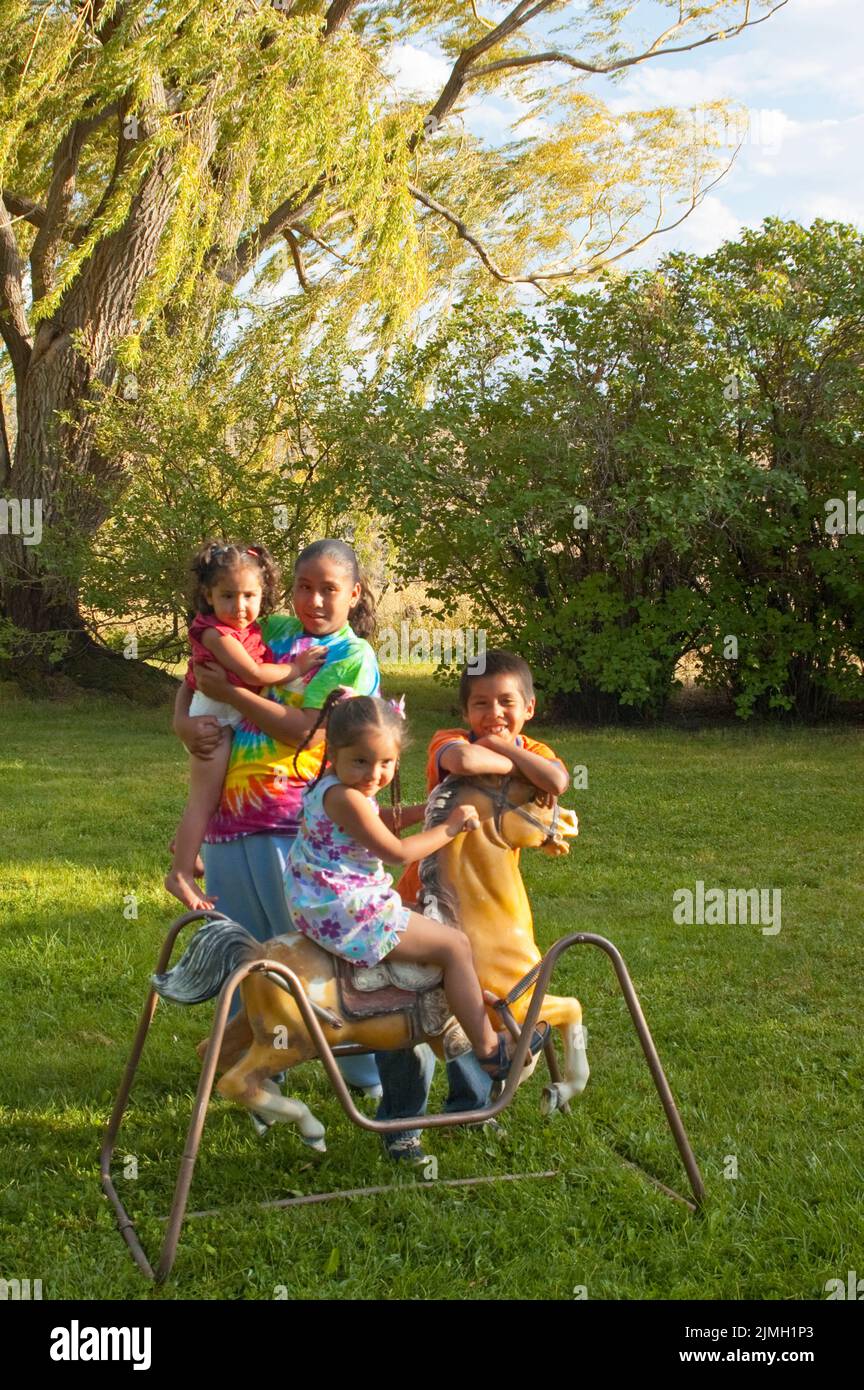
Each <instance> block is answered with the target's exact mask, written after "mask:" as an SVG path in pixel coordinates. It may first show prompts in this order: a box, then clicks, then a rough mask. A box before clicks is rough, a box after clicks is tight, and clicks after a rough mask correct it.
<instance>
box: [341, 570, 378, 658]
mask: <svg viewBox="0 0 864 1390" xmlns="http://www.w3.org/2000/svg"><path fill="white" fill-rule="evenodd" d="M355 582H356V581H355ZM359 583H360V597H359V598H358V600H357V602H356V603H355V605H354V607H353V608H352V609H351V612H350V613H349V614H348V622H349V623H350V624H351V627H352V628H353V629H354V631H355V632H356V634H357V636H358V637H365V639H366V641H367V642H371V641H372V639H373V638H374V636H375V633H376V632H377V630H378V621H377V619H376V617H375V596H374V594H373V593H372V590H371V589H370V588H369V581H368V580H367V579H366V577H365V575H364V574H362V573H360V579H359Z"/></svg>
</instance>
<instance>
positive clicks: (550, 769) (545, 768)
mask: <svg viewBox="0 0 864 1390" xmlns="http://www.w3.org/2000/svg"><path fill="white" fill-rule="evenodd" d="M474 747H475V748H478V747H483V748H485V749H486V750H487V751H488V752H489V753H497V754H499V755H500V756H502V757H506V758H509V760H510V762H511V764H512V766H513V767H514V768H515V769H516V771H517V772H521V773H522V776H523V777H525V778H527V780H528V781H529V782H533V784H534V786H535V787H539V788H540V790H541V791H544V792H550V793H551V795H552V796H563V795H564V793H565V792H566V790H567V788H568V787H569V785H570V778H569V777H568V776H567V769H566V768H565V766H564V764H563V763H561V762H559V761H558V760H557V758H556V759H555V760H554V761H553V760H552V759H551V758H543V757H541V756H540V754H539V753H529V752H528V750H527V748H517V747H516V745H515V744H513V743H506V742H505V741H504V739H503V738H500V737H499V736H498V735H497V734H486V736H485V737H484V738H478V740H477V742H476V743H475V744H474ZM448 752H449V749H448ZM442 761H443V759H442Z"/></svg>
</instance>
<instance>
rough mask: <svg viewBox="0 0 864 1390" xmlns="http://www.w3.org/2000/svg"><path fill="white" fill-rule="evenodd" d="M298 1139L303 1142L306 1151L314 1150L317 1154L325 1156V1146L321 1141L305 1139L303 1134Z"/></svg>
mask: <svg viewBox="0 0 864 1390" xmlns="http://www.w3.org/2000/svg"><path fill="white" fill-rule="evenodd" d="M300 1138H301V1139H302V1140H303V1143H304V1144H305V1145H306V1147H307V1149H314V1150H315V1152H316V1153H318V1154H326V1152H327V1145H326V1144H325V1143H324V1140H323V1139H307V1138H306V1135H305V1134H301V1135H300Z"/></svg>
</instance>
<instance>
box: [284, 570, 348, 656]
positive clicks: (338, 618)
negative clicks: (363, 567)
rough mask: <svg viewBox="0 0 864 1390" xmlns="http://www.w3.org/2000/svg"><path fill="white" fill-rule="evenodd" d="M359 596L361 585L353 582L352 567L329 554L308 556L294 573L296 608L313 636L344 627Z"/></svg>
mask: <svg viewBox="0 0 864 1390" xmlns="http://www.w3.org/2000/svg"><path fill="white" fill-rule="evenodd" d="M359 597H360V585H359V584H355V583H354V582H353V580H352V578H351V571H350V569H348V568H347V567H346V566H345V565H340V564H339V563H338V561H335V560H332V559H329V558H328V557H327V556H326V555H322V556H321V557H320V558H319V559H317V560H306V561H305V562H304V563H303V564H302V565H299V566H298V568H297V571H296V573H295V575H294V587H293V589H292V591H291V601H292V603H293V604H294V612H295V613H296V614H297V617H298V618H299V619H300V621H301V623H302V624H303V627H304V628H305V630H306V632H308V633H311V634H312V636H313V637H326V636H328V635H329V633H331V632H338V631H339V629H340V628H341V627H344V626H345V624H346V623H347V621H348V615H349V614H350V612H351V609H352V608H353V607H354V605H355V604H356V602H357V600H358V599H359Z"/></svg>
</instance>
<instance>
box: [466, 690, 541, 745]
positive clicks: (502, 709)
mask: <svg viewBox="0 0 864 1390" xmlns="http://www.w3.org/2000/svg"><path fill="white" fill-rule="evenodd" d="M465 714H466V716H467V719H468V724H469V726H470V729H471V732H472V734H474V735H476V737H477V738H484V737H485V736H486V735H487V734H495V735H496V736H497V737H498V738H503V739H504V740H505V742H507V743H512V742H513V740H514V739H515V738H517V737H518V735H519V734H521V732H522V726H523V725H524V724H526V723H527V722H528V720H529V719H531V718H532V717H533V715H534V697H533V696H532V698H531V699H530V700H526V699H525V696H524V694H523V693H522V686H521V683H520V681H519V678H518V676H514V675H512V674H510V673H509V672H507V673H502V674H500V675H497V676H477V677H476V678H475V679H474V680H472V682H471V685H470V687H469V691H468V703H467V705H466V706H465Z"/></svg>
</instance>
